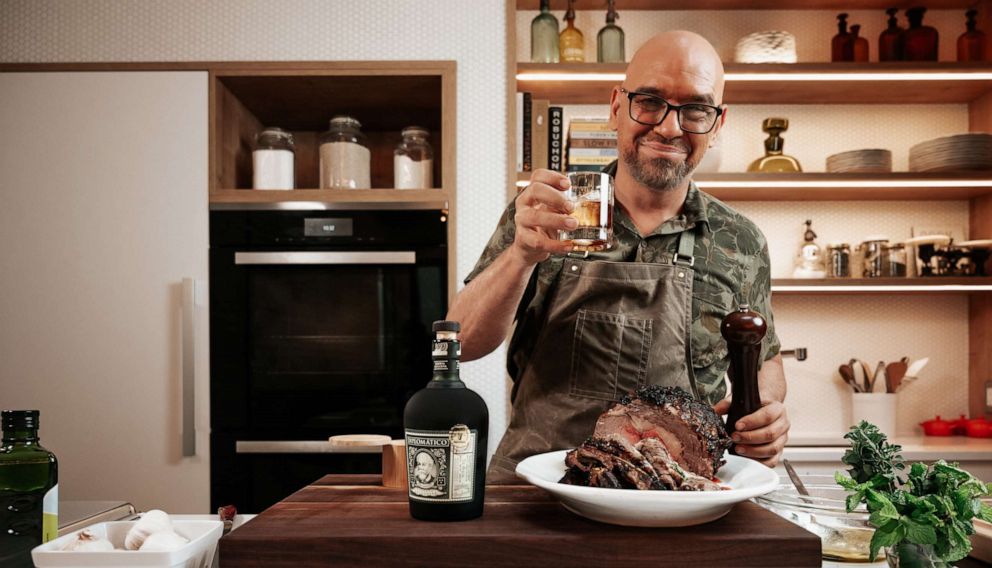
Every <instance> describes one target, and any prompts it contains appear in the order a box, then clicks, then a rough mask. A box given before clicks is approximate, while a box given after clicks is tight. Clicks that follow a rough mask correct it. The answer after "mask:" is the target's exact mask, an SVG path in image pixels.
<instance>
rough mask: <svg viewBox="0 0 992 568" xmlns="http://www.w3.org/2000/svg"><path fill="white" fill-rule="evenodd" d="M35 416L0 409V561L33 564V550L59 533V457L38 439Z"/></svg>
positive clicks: (6, 564) (36, 414) (35, 412)
mask: <svg viewBox="0 0 992 568" xmlns="http://www.w3.org/2000/svg"><path fill="white" fill-rule="evenodd" d="M38 415H39V412H38V411H37V410H4V411H3V412H2V413H0V425H2V427H3V445H2V446H0V566H11V567H16V566H26V567H31V566H33V565H34V564H33V563H32V561H31V549H32V548H34V547H36V546H38V545H39V544H42V543H44V542H48V541H49V540H52V539H54V538H55V537H56V536H58V532H59V520H58V505H59V489H58V487H59V486H58V482H59V469H58V461H57V460H56V459H55V454H53V453H52V452H50V451H48V450H46V449H45V448H43V447H42V446H41V444H39V443H38Z"/></svg>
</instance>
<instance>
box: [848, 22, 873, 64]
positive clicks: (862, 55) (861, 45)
mask: <svg viewBox="0 0 992 568" xmlns="http://www.w3.org/2000/svg"><path fill="white" fill-rule="evenodd" d="M859 33H861V26H860V25H858V24H855V25H853V26H851V37H850V38H849V40H850V42H851V52H852V59H851V61H857V62H859V63H864V62H866V61H868V39H867V38H863V37H861V36H860V35H858V34H859Z"/></svg>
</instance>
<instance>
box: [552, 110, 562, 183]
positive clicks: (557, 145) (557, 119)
mask: <svg viewBox="0 0 992 568" xmlns="http://www.w3.org/2000/svg"><path fill="white" fill-rule="evenodd" d="M564 122H565V118H564V110H563V109H562V107H560V106H553V107H549V108H548V169H549V170H554V171H556V172H560V171H564V168H563V167H562V156H563V152H562V150H563V149H564V144H565V140H564Z"/></svg>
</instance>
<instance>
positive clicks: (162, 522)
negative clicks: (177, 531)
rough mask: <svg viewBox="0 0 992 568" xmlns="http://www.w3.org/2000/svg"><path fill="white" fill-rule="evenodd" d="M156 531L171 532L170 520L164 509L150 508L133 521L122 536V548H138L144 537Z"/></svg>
mask: <svg viewBox="0 0 992 568" xmlns="http://www.w3.org/2000/svg"><path fill="white" fill-rule="evenodd" d="M158 532H173V531H172V521H171V520H169V515H168V514H167V513H166V512H165V511H160V510H158V509H152V510H151V511H148V512H147V513H145V514H143V515H141V518H140V519H138V522H136V523H134V526H133V527H131V530H129V531H127V536H126V537H124V548H125V549H127V550H138V549H140V548H141V545H142V544H144V542H145V539H147V538H148V537H149V536H150V535H152V534H155V533H158Z"/></svg>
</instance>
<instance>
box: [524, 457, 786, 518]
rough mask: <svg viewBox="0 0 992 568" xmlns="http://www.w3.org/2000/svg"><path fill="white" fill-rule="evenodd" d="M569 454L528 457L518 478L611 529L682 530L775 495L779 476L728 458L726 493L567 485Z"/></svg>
mask: <svg viewBox="0 0 992 568" xmlns="http://www.w3.org/2000/svg"><path fill="white" fill-rule="evenodd" d="M567 453H568V450H560V451H557V452H548V453H546V454H538V455H536V456H531V457H529V458H527V459H525V460H523V461H522V462H520V463H519V464H518V465H517V475H518V476H520V477H522V478H524V479H526V480H527V481H528V482H530V483H531V484H533V485H536V486H538V487H540V488H541V489H544V490H546V491H548V492H549V493H551V494H552V495H554V496H555V497H556V498H558V500H559V501H561V504H562V505H563V506H564V507H565V508H566V509H568V510H569V511H572V512H573V513H575V514H577V515H581V516H583V517H586V518H589V519H592V520H594V521H599V522H602V523H609V524H612V525H626V526H631V527H685V526H689V525H699V524H702V523H708V522H710V521H715V520H716V519H719V518H720V517H722V516H724V515H726V514H727V513H728V512H729V511H730V509H732V508H733V506H734V505H735V504H737V503H740V502H741V501H746V500H748V499H750V498H752V497H757V496H758V495H764V494H765V493H768V492H770V491H774V490H775V489H776V488H777V487H778V483H779V481H778V475H776V473H775V471H774V470H772V469H769V468H767V467H765V466H763V465H761V464H760V463H758V462H756V461H753V460H749V459H746V458H742V457H739V456H734V455H729V454H728V455H727V456H726V459H727V463H726V465H724V466H723V467H722V468H720V471H718V472H717V478H718V479H719V480H720V483H721V484H722V485H724V486H726V487H729V488H730V489H727V490H724V491H638V490H636V489H603V488H599V487H581V486H576V485H565V484H563V483H558V480H559V479H561V477H562V476H563V475H565V469H566V467H565V454H567Z"/></svg>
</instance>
